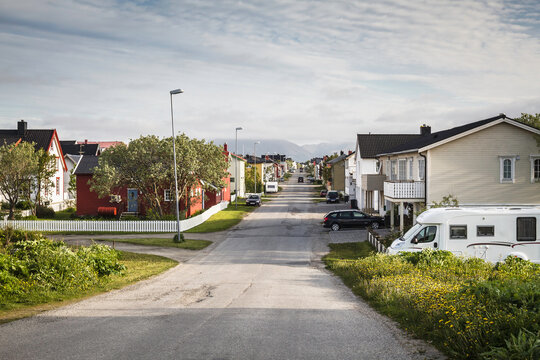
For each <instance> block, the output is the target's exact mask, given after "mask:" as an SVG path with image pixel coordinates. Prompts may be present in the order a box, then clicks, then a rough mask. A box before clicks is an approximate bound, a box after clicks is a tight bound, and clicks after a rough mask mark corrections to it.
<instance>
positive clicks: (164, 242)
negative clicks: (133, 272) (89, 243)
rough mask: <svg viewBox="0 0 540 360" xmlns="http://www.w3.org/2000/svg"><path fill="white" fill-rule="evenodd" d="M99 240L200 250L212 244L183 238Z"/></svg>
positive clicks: (206, 241)
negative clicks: (174, 239) (177, 239)
mask: <svg viewBox="0 0 540 360" xmlns="http://www.w3.org/2000/svg"><path fill="white" fill-rule="evenodd" d="M99 241H109V242H121V243H129V244H136V245H146V246H161V247H173V248H178V249H186V250H201V249H204V248H205V247H207V246H209V245H210V244H212V242H211V241H208V240H190V239H185V240H184V241H181V242H174V241H173V240H172V239H170V238H133V239H99Z"/></svg>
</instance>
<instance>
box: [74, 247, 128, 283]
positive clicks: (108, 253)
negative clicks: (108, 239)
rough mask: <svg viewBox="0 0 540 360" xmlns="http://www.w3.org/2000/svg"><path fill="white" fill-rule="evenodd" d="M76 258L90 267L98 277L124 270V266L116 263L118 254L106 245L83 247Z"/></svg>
mask: <svg viewBox="0 0 540 360" xmlns="http://www.w3.org/2000/svg"><path fill="white" fill-rule="evenodd" d="M77 256H79V257H80V258H81V259H83V260H84V261H85V262H86V263H87V264H89V265H91V266H92V268H93V269H94V270H95V271H97V273H98V275H99V276H104V275H111V274H119V273H121V272H122V271H123V270H125V266H124V265H122V264H120V263H118V252H117V251H116V250H114V249H112V248H111V247H109V246H106V245H98V244H93V245H92V246H89V247H83V248H81V249H79V251H78V252H77Z"/></svg>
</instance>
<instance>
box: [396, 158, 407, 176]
mask: <svg viewBox="0 0 540 360" xmlns="http://www.w3.org/2000/svg"><path fill="white" fill-rule="evenodd" d="M397 173H398V175H397V177H398V180H400V181H403V180H407V159H399V160H398V171H397Z"/></svg>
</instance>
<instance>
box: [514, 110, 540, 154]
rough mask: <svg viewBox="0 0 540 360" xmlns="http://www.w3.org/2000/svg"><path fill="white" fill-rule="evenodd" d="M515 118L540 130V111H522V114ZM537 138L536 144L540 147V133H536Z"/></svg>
mask: <svg viewBox="0 0 540 360" xmlns="http://www.w3.org/2000/svg"><path fill="white" fill-rule="evenodd" d="M514 120H516V121H519V122H521V123H523V124H526V125H529V126H532V127H534V128H536V129H539V130H540V114H538V113H537V114H534V115H531V114H526V113H521V116H520V117H518V118H516V119H514ZM535 139H536V145H537V146H538V147H539V148H540V135H535Z"/></svg>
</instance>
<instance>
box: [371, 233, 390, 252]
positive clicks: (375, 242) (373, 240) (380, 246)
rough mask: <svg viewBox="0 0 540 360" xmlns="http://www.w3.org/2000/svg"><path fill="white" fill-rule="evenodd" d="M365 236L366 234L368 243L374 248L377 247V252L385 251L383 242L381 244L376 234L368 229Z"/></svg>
mask: <svg viewBox="0 0 540 360" xmlns="http://www.w3.org/2000/svg"><path fill="white" fill-rule="evenodd" d="M367 236H368V241H369V243H370V244H371V245H373V246H374V247H375V249H377V252H380V253H385V252H386V247H385V246H384V245H383V244H381V242H380V241H379V238H378V237H377V236H375V235H373V234H372V233H371V231H369V230H368V232H367Z"/></svg>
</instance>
